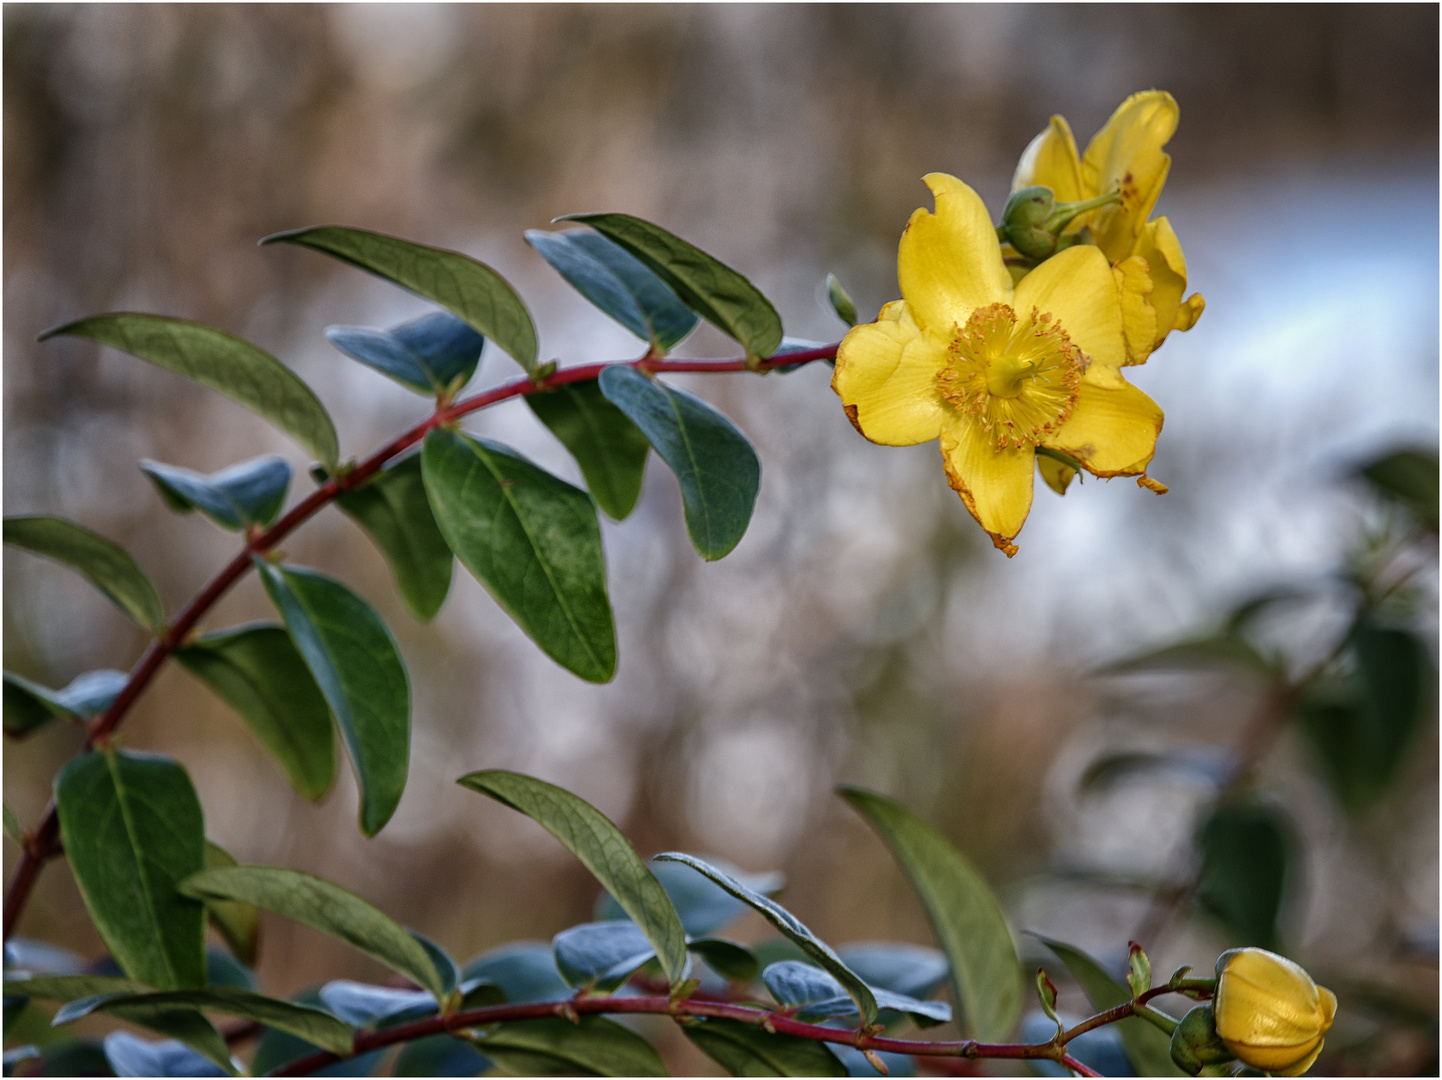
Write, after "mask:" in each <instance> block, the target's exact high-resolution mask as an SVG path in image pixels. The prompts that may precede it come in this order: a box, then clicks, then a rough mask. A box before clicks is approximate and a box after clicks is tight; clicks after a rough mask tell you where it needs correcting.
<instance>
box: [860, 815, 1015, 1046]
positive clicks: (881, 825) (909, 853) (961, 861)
mask: <svg viewBox="0 0 1442 1080" xmlns="http://www.w3.org/2000/svg"><path fill="white" fill-rule="evenodd" d="M840 794H841V797H842V798H844V799H845V800H846V801H847V802H849V803H850V804H851V805H852V806H853V807H854V808H855V809H856V810H857V812H858V813H860V814H861V815H862V817H864V818H866V820H867V821H868V822H869V823H870V824H871V826H872V827H873V828H874V829H876V831H877V832H878V833H880V834H881V837H882V839H883V840H885V841H886V843H887V846H889V847H890V848H891V851H892V854H893V855H894V856H895V857H896V861H897V862H898V863H899V864H900V865H901V868H902V869H903V870H904V871H905V872H906V876H907V877H908V878H909V879H910V880H911V886H912V888H913V889H915V890H916V894H917V896H918V897H920V899H921V903H922V906H923V907H925V908H926V916H927V918H928V919H929V920H930V921H931V929H932V933H934V934H935V935H936V941H937V944H938V945H940V946H941V949H942V951H943V952H945V953H946V956H947V959H948V960H949V961H950V963H951V987H952V1000H953V1001H955V1002H956V1003H957V1007H958V1011H959V1012H960V1013H961V1017H962V1023H961V1030H962V1034H963V1035H965V1036H967V1037H970V1038H978V1039H984V1040H991V1041H996V1040H1001V1039H1005V1038H1007V1037H1008V1036H1009V1035H1010V1034H1011V1031H1012V1029H1013V1028H1014V1027H1015V1026H1016V1022H1017V1020H1018V1018H1019V1017H1020V1016H1021V1010H1022V1005H1023V1003H1024V1001H1025V999H1026V980H1025V978H1024V976H1023V974H1022V970H1021V963H1020V961H1019V960H1018V959H1017V956H1016V946H1015V945H1013V944H1012V940H1011V931H1010V930H1008V929H1007V925H1006V917H1005V916H1004V915H1002V913H1001V905H1000V904H998V903H997V901H996V896H995V895H994V894H993V893H992V891H991V888H990V887H989V886H988V885H987V883H986V881H985V879H984V878H982V876H981V875H980V874H978V873H977V872H976V870H975V869H974V868H973V867H972V865H971V864H970V863H969V862H967V861H966V859H965V858H964V857H963V856H962V854H961V852H959V851H957V850H956V848H954V847H953V846H952V845H951V843H950V842H948V841H947V839H946V838H945V837H944V836H942V835H941V834H940V833H939V832H937V831H936V830H935V829H933V828H932V827H931V826H930V825H928V824H927V823H926V822H924V821H922V820H921V819H920V818H919V817H917V816H916V815H915V814H912V813H911V812H910V811H909V810H906V809H904V808H903V807H901V806H900V805H898V804H897V803H895V802H893V801H892V800H890V799H887V798H884V797H883V796H881V795H877V794H875V793H874V792H870V791H863V790H862V789H860V788H854V787H843V788H841V789H840Z"/></svg>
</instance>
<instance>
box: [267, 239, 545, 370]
mask: <svg viewBox="0 0 1442 1080" xmlns="http://www.w3.org/2000/svg"><path fill="white" fill-rule="evenodd" d="M261 243H262V244H275V243H287V244H301V245H303V246H305V247H309V248H314V249H315V250H316V251H323V252H325V253H326V254H327V255H331V256H334V257H335V258H337V259H340V260H342V261H343V262H348V263H350V264H351V265H352V266H358V267H360V268H361V269H362V270H368V271H370V272H371V273H372V274H375V275H376V276H377V277H381V278H384V279H385V280H387V281H390V282H393V283H394V284H396V285H399V286H400V287H401V288H403V289H409V290H410V291H411V292H413V293H415V294H416V295H418V296H423V297H425V298H426V299H427V300H430V301H432V302H434V303H437V304H439V305H440V306H441V307H443V308H445V309H446V310H447V311H449V312H451V313H452V314H453V315H456V316H458V317H459V318H461V319H464V320H465V321H466V322H467V323H469V324H470V325H471V326H473V327H475V329H476V330H477V331H479V332H480V333H481V334H482V335H483V336H485V337H488V338H490V339H491V340H492V341H494V342H495V343H496V344H497V345H499V346H500V347H501V348H502V349H504V350H505V351H506V352H507V353H509V354H510V356H511V358H512V359H513V360H515V361H516V362H517V363H519V364H520V365H521V366H522V367H523V368H525V369H526V370H527V371H534V370H535V367H536V327H535V325H534V324H533V323H532V322H531V313H530V312H529V311H527V310H526V305H525V304H524V303H522V302H521V298H520V297H519V296H517V295H516V291H515V290H514V289H512V288H511V286H510V285H509V284H508V283H507V282H506V279H505V278H503V277H501V275H500V274H498V273H496V272H495V271H494V270H492V269H491V268H490V267H489V266H487V265H486V264H485V263H482V262H477V261H476V260H475V259H473V258H471V257H470V256H469V255H462V254H461V253H460V252H458V251H447V250H445V249H444V248H433V247H427V246H426V245H424V244H415V243H412V242H411V241H409V240H401V239H398V238H396V237H394V236H385V235H383V234H381V233H375V232H369V231H367V230H365V229H350V228H345V227H343V226H335V225H322V226H319V227H316V228H311V229H296V230H294V231H292V232H282V233H276V234H275V235H274V236H267V237H266V238H265V239H264V240H262V241H261Z"/></svg>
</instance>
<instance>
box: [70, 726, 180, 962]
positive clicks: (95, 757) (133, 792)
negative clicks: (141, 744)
mask: <svg viewBox="0 0 1442 1080" xmlns="http://www.w3.org/2000/svg"><path fill="white" fill-rule="evenodd" d="M55 801H56V805H57V808H58V809H59V812H60V837H61V841H62V842H63V843H64V846H65V855H66V858H67V859H68V860H69V862H70V869H71V871H72V872H73V873H74V875H75V880H76V883H77V884H78V885H79V886H80V893H81V896H83V897H84V899H85V906H86V908H88V909H89V911H90V918H91V920H92V921H93V922H94V923H95V928H96V929H97V930H98V931H100V936H101V938H102V939H103V940H104V941H105V944H106V947H107V948H109V950H110V952H111V955H113V956H114V957H115V959H116V960H117V961H118V962H119V963H120V966H121V968H122V969H123V970H124V971H125V973H126V974H127V975H129V976H130V977H131V978H133V979H138V980H140V981H141V982H146V983H149V984H151V985H152V986H154V987H157V988H158V989H161V990H179V989H184V988H186V987H194V986H204V985H205V909H204V908H203V907H202V906H201V905H200V904H198V903H196V902H195V901H193V900H191V899H188V898H187V897H185V896H183V895H181V893H180V892H179V891H177V889H176V886H177V884H178V883H179V882H180V881H181V880H182V879H183V878H185V877H187V876H189V875H190V874H192V873H194V872H195V871H197V870H199V869H201V867H203V866H204V865H205V822H204V819H203V817H202V816H201V810H200V802H199V800H198V799H197V798H196V796H195V788H194V787H193V786H192V785H191V782H190V777H189V776H187V775H186V772H185V770H184V769H183V768H182V767H181V766H180V765H179V764H177V763H176V762H174V761H171V760H169V759H168V758H162V757H155V756H152V755H150V754H138V753H132V752H128V751H120V750H97V751H94V752H92V753H89V754H86V755H84V756H83V757H79V758H76V759H75V760H74V761H72V762H71V763H70V764H69V765H67V766H66V767H65V770H64V772H62V773H61V774H60V779H59V780H58V781H57V782H56V785H55Z"/></svg>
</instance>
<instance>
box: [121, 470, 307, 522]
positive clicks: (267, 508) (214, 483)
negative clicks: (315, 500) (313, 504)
mask: <svg viewBox="0 0 1442 1080" xmlns="http://www.w3.org/2000/svg"><path fill="white" fill-rule="evenodd" d="M140 468H141V471H142V472H144V473H145V475H146V476H148V477H150V479H151V481H152V482H153V483H154V484H155V486H156V488H157V489H158V490H159V491H160V494H161V497H162V498H164V499H165V501H166V503H167V504H168V505H169V506H170V507H171V509H173V510H178V511H180V512H181V513H188V512H190V511H191V510H199V511H200V512H201V513H202V514H204V515H205V516H206V517H208V518H210V520H211V521H213V522H215V523H216V524H217V525H219V526H220V527H221V528H223V529H233V530H238V529H244V528H245V527H246V526H249V525H269V524H270V523H271V522H272V521H274V520H275V518H276V515H277V514H279V513H280V508H281V506H282V505H283V504H284V503H285V493H286V491H287V490H289V488H290V466H289V465H287V464H286V463H285V459H284V458H278V457H259V458H254V459H253V460H251V461H242V462H241V463H240V464H238V465H232V466H230V468H228V469H221V470H220V472H217V473H211V474H210V475H209V476H205V475H204V474H202V473H198V472H192V471H191V470H189V469H182V468H180V467H179V466H177V465H162V464H161V463H160V462H158V461H142V462H141V463H140Z"/></svg>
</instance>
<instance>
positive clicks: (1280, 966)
mask: <svg viewBox="0 0 1442 1080" xmlns="http://www.w3.org/2000/svg"><path fill="white" fill-rule="evenodd" d="M1217 976H1218V978H1217V993H1216V997H1215V998H1214V999H1213V1002H1212V1011H1213V1014H1214V1015H1215V1017H1216V1023H1217V1034H1218V1035H1219V1036H1221V1039H1222V1042H1224V1043H1225V1044H1226V1046H1227V1049H1228V1050H1230V1051H1231V1052H1232V1053H1233V1054H1235V1055H1236V1056H1237V1059H1238V1060H1239V1061H1241V1062H1243V1063H1244V1064H1247V1065H1250V1066H1252V1068H1254V1069H1262V1070H1263V1071H1265V1072H1270V1073H1275V1074H1276V1075H1278V1076H1300V1075H1302V1073H1304V1072H1306V1071H1307V1070H1308V1069H1309V1068H1311V1067H1312V1062H1314V1061H1316V1060H1317V1055H1318V1054H1320V1053H1321V1052H1322V1036H1323V1035H1325V1034H1326V1033H1327V1030H1328V1029H1329V1028H1330V1027H1331V1026H1332V1017H1333V1015H1334V1014H1335V1013H1336V1011H1337V998H1336V995H1334V994H1333V993H1332V991H1330V990H1328V989H1326V988H1325V987H1320V986H1318V985H1317V984H1316V983H1314V982H1313V981H1312V977H1311V976H1310V975H1308V974H1307V973H1306V972H1305V971H1303V970H1302V969H1301V968H1300V967H1299V966H1298V965H1296V964H1294V963H1292V961H1290V960H1288V959H1287V958H1286V957H1285V956H1278V955H1277V954H1276V953H1270V952H1267V951H1266V950H1265V949H1236V950H1233V951H1232V952H1228V953H1223V954H1222V957H1221V959H1220V960H1219V961H1218V963H1217Z"/></svg>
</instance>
